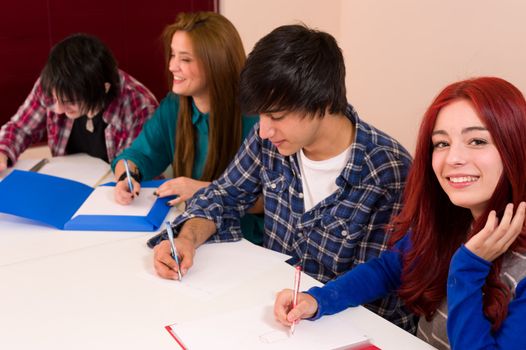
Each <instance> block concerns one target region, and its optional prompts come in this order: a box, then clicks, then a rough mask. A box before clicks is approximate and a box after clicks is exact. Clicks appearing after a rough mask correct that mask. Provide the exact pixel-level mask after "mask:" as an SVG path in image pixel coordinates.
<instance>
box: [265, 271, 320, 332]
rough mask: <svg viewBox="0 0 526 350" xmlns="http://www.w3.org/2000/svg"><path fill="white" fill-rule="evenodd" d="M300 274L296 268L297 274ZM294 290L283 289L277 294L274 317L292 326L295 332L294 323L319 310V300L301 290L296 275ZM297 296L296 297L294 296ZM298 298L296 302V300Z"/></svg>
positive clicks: (292, 330) (285, 324)
mask: <svg viewBox="0 0 526 350" xmlns="http://www.w3.org/2000/svg"><path fill="white" fill-rule="evenodd" d="M297 274H298V270H296V274H295V276H296V275H297ZM294 280H295V283H294V290H292V289H283V290H282V291H281V292H279V293H278V294H277V296H276V301H275V302H274V317H275V318H276V320H277V321H278V322H279V323H281V324H283V325H284V326H288V327H291V334H293V333H294V327H295V326H294V325H295V324H296V323H298V322H299V320H300V319H302V318H309V317H312V316H314V315H315V314H316V311H318V302H317V301H316V299H314V298H313V297H312V296H311V295H309V294H307V293H300V292H299V278H298V277H295V279H294ZM294 296H296V298H294ZM294 299H296V302H294Z"/></svg>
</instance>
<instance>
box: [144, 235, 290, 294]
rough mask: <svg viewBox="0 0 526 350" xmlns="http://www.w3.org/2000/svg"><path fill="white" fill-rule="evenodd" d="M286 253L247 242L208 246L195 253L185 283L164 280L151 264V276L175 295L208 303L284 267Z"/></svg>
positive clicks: (211, 244) (210, 244)
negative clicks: (267, 271) (261, 275)
mask: <svg viewBox="0 0 526 350" xmlns="http://www.w3.org/2000/svg"><path fill="white" fill-rule="evenodd" d="M284 257H287V256H286V255H284V254H279V253H276V252H274V251H272V250H269V249H266V248H263V247H260V246H257V245H255V244H252V243H250V242H249V241H247V240H241V241H238V242H230V243H209V244H204V245H202V246H200V247H199V248H198V249H197V250H196V255H195V257H194V264H193V266H192V268H191V269H190V270H189V271H188V273H187V274H186V275H185V276H184V277H183V281H182V282H179V281H174V280H165V279H161V278H160V277H159V276H157V275H156V274H155V272H154V271H153V266H152V265H153V264H151V263H150V264H149V267H148V269H149V271H148V275H149V276H150V277H152V278H153V279H154V280H155V281H156V282H157V283H162V284H165V285H166V287H167V288H173V289H174V295H177V294H181V293H182V294H185V295H188V296H191V297H192V298H198V299H200V300H202V301H207V300H210V299H212V298H213V297H215V296H217V295H220V294H224V293H226V292H228V291H230V290H232V289H234V288H236V287H239V286H240V285H242V284H244V283H252V282H251V281H252V280H253V278H254V276H258V275H259V274H260V273H261V272H264V271H266V270H269V269H271V268H273V267H275V266H276V265H278V264H283V258H284Z"/></svg>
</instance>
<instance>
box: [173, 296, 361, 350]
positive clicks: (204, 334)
mask: <svg viewBox="0 0 526 350" xmlns="http://www.w3.org/2000/svg"><path fill="white" fill-rule="evenodd" d="M349 311H350V310H349ZM344 312H345V311H344ZM346 321H347V320H346V318H345V317H344V315H343V314H340V315H338V317H335V316H325V317H322V318H321V319H318V320H316V321H307V320H302V321H300V322H299V323H298V324H296V326H295V331H294V335H290V328H289V327H285V326H283V325H281V324H279V323H278V322H277V321H276V320H275V319H274V315H273V305H261V306H256V307H251V308H246V309H242V310H237V311H233V312H229V313H223V314H218V315H214V316H210V317H205V318H201V319H197V320H193V321H188V322H181V323H177V324H174V325H171V328H172V330H173V331H174V333H175V334H176V335H177V337H178V338H179V339H180V340H181V341H182V343H183V344H184V345H185V346H186V347H187V348H188V349H190V350H191V349H251V350H259V349H261V350H290V349H302V350H307V349H313V350H324V349H346V348H348V347H349V346H351V345H358V344H364V343H367V342H368V338H367V337H366V336H365V335H364V334H363V332H362V331H360V330H358V329H356V328H354V327H353V326H352V324H350V323H349V322H346Z"/></svg>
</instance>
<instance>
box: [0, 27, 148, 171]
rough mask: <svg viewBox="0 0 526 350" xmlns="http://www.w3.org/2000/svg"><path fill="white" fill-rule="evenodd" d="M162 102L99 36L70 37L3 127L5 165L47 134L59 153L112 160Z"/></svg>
mask: <svg viewBox="0 0 526 350" xmlns="http://www.w3.org/2000/svg"><path fill="white" fill-rule="evenodd" d="M157 105H158V103H157V100H156V99H155V97H154V96H153V94H152V93H151V92H150V91H149V90H148V89H147V88H146V87H144V86H143V85H142V84H141V83H139V82H138V81H137V80H135V79H134V78H133V77H131V76H130V75H128V74H127V73H125V72H123V71H121V70H119V69H118V68H117V62H116V61H115V59H114V57H113V55H112V54H111V52H110V51H109V49H108V48H107V47H106V46H105V45H104V44H103V43H102V42H101V41H100V40H99V39H97V38H95V37H93V36H90V35H86V34H75V35H72V36H70V37H67V38H66V39H64V40H62V41H61V42H59V43H58V44H57V45H55V46H54V47H53V48H52V49H51V52H50V54H49V57H48V61H47V63H46V65H45V67H44V69H43V70H42V73H41V75H40V77H39V79H37V81H36V83H35V85H34V86H33V89H32V91H31V93H30V94H29V96H28V97H27V98H26V100H25V102H24V104H23V105H22V106H21V107H20V108H19V109H18V112H17V113H16V114H15V115H14V116H13V117H12V118H11V120H10V121H9V122H7V123H6V124H5V125H4V126H3V127H2V128H1V129H0V171H2V170H3V169H5V168H6V167H7V166H8V165H9V164H14V163H16V161H17V159H18V156H19V155H20V153H22V152H23V151H24V150H25V149H26V148H27V147H29V146H30V145H31V144H33V143H37V142H39V141H41V140H43V139H44V136H46V135H47V139H48V145H49V147H50V149H51V153H52V155H53V156H61V155H64V154H73V153H81V152H84V153H88V154H89V155H91V156H94V157H97V158H101V159H102V160H104V161H106V162H110V161H112V160H113V158H115V156H116V155H117V154H118V153H120V152H121V151H122V150H123V149H124V148H126V147H128V146H129V145H130V144H131V142H132V141H133V140H134V139H135V137H137V135H138V134H139V132H140V131H141V129H142V125H143V124H144V122H146V120H148V119H149V118H150V117H151V115H152V114H153V112H154V111H155V108H157Z"/></svg>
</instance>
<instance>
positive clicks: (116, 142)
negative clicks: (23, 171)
mask: <svg viewBox="0 0 526 350" xmlns="http://www.w3.org/2000/svg"><path fill="white" fill-rule="evenodd" d="M119 75H120V83H121V91H120V93H119V95H118V96H117V97H116V98H115V99H114V100H113V101H112V102H111V103H110V104H109V105H108V106H107V107H106V108H105V110H104V112H103V114H102V118H103V119H104V121H105V122H106V123H107V124H108V126H107V127H106V129H105V135H106V149H107V151H108V159H109V161H110V163H111V161H112V160H113V158H115V156H117V155H118V154H119V153H120V152H121V151H122V150H124V149H125V148H127V147H128V146H129V145H130V144H131V143H132V141H133V140H134V139H135V138H136V137H137V135H139V132H140V131H141V130H142V126H143V124H144V123H145V122H146V120H148V119H149V118H150V117H151V116H152V115H153V112H154V111H155V109H156V108H157V106H158V102H157V100H156V99H155V96H154V95H153V94H152V93H151V92H150V91H149V90H148V89H147V88H146V87H145V86H144V85H142V84H141V83H139V82H138V81H137V80H135V79H134V78H133V77H132V76H130V75H129V74H127V73H125V72H123V71H119ZM72 127H73V119H69V118H68V117H66V115H65V114H57V113H55V112H54V109H53V100H52V99H51V98H50V97H48V96H46V95H45V94H44V93H43V91H42V86H41V84H40V78H39V79H38V80H37V81H36V83H35V85H34V86H33V89H32V90H31V93H30V94H29V96H27V98H26V100H25V101H24V103H23V104H22V106H20V108H19V109H18V111H17V112H16V114H15V115H14V116H13V117H12V118H11V120H10V121H9V122H7V123H6V124H5V125H4V126H2V129H0V152H3V153H5V154H6V155H7V157H8V158H9V159H10V161H11V162H12V164H14V163H15V162H16V161H17V159H18V156H19V155H20V153H22V152H23V151H24V150H25V149H26V148H27V147H29V146H30V145H31V144H33V143H37V142H40V141H42V140H43V139H44V136H45V135H46V133H47V140H48V141H47V142H48V145H49V148H50V149H51V153H52V155H53V156H62V155H64V154H65V152H66V145H67V144H68V139H69V135H70V133H71V128H72Z"/></svg>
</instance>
